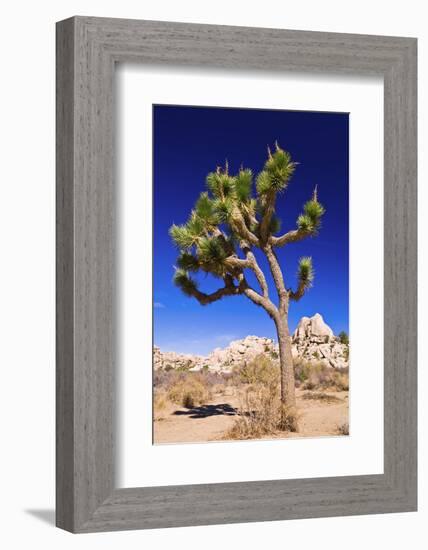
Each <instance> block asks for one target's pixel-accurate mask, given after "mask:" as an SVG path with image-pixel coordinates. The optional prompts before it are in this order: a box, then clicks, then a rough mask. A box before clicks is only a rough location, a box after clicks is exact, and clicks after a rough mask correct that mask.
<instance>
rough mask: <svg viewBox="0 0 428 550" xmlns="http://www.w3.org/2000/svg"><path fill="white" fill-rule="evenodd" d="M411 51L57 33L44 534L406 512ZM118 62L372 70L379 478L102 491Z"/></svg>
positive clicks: (181, 35) (97, 25) (412, 479)
mask: <svg viewBox="0 0 428 550" xmlns="http://www.w3.org/2000/svg"><path fill="white" fill-rule="evenodd" d="M416 46H417V43H416V39H413V38H399V37H386V36H364V35H351V34H331V33H320V32H302V31H290V30H277V29H259V28H243V27H228V26H217V25H216V26H213V25H195V24H182V23H168V22H155V21H134V20H121V19H103V18H91V17H73V18H71V19H67V20H65V21H61V22H59V23H58V24H57V382H56V391H57V411H56V413H57V445H56V463H57V473H56V483H57V489H56V491H57V493H56V506H57V508H56V509H57V512H56V513H57V516H56V517H57V519H56V521H57V525H58V527H61V528H63V529H66V530H69V531H72V532H79V533H83V532H93V531H107V530H119V529H142V528H159V527H174V526H185V525H204V524H216V523H235V522H252V521H270V520H284V519H292V518H311V517H320V516H340V515H354V514H375V513H385V512H406V511H414V510H416V507H417V431H416V428H417V424H416V412H417V403H416V396H417V378H416V376H417V372H416V360H417V349H416V345H417V341H416V334H417V325H416V298H417V290H416V268H417V263H416V245H417V241H416V223H417V220H416V169H417V168H416V160H417V152H416V84H417V80H416V78H417V77H416ZM118 62H136V63H142V64H166V65H175V66H177V65H183V66H186V65H187V66H196V67H197V66H202V65H203V66H204V67H205V68H206V67H219V68H228V69H237V70H241V69H245V70H252V71H263V70H269V71H276V72H279V73H280V72H283V71H299V72H311V73H313V72H335V73H339V74H356V75H381V76H383V79H384V109H385V111H384V124H385V126H384V187H385V196H384V201H385V202H384V204H385V206H384V221H385V231H384V251H385V259H384V289H385V290H384V292H385V300H384V302H385V305H384V308H385V310H384V336H385V348H384V407H385V408H384V419H385V420H384V473H383V474H378V475H357V476H349V477H332V478H315V479H297V480H273V481H252V482H246V483H218V484H209V485H206V484H205V485H183V486H166V487H149V488H144V487H140V488H129V489H118V488H116V487H115V485H114V468H115V429H114V427H115V418H114V416H115V415H114V395H115V377H114V367H115V346H114V342H115V326H114V319H115V309H114V296H115V271H116V269H115V260H114V258H115V182H114V168H113V162H114V160H113V159H114V127H113V118H114V108H113V107H114V86H113V83H114V68H115V63H118ZM368 246H369V244H368ZM361 291H362V292H363V291H364V290H363V289H362V290H361ZM373 368H376V365H373ZM361 452H362V453H363V452H364V449H361ZM141 467H142V468H144V463H142V465H141Z"/></svg>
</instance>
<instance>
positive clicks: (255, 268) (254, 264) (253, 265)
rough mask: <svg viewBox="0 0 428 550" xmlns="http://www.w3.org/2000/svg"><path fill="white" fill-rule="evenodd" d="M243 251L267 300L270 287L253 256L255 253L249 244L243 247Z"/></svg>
mask: <svg viewBox="0 0 428 550" xmlns="http://www.w3.org/2000/svg"><path fill="white" fill-rule="evenodd" d="M241 247H242V250H243V252H244V254H245V257H246V258H247V261H248V262H249V264H250V265H249V268H250V269H251V270H252V271H253V272H254V275H255V276H256V279H257V282H258V283H259V285H260V288H261V290H262V293H263V296H264V297H265V298H269V287H268V284H267V281H266V277H265V274H264V273H263V271H262V269H261V268H260V266H259V264H258V262H257V260H256V257H255V255H254V254H253V251H252V250H251V248H250V247H249V246H248V245H247V244H245V243H244V244H242V245H241Z"/></svg>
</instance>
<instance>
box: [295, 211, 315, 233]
mask: <svg viewBox="0 0 428 550" xmlns="http://www.w3.org/2000/svg"><path fill="white" fill-rule="evenodd" d="M297 228H298V229H300V231H304V232H305V233H311V232H312V231H313V229H314V226H313V223H312V220H311V218H310V217H309V216H305V214H300V216H299V217H298V218H297Z"/></svg>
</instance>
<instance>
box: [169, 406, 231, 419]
mask: <svg viewBox="0 0 428 550" xmlns="http://www.w3.org/2000/svg"><path fill="white" fill-rule="evenodd" d="M174 414H175V415H177V416H184V415H186V416H188V417H189V418H208V417H209V416H218V415H226V416H234V415H235V414H238V411H237V409H235V408H234V407H232V406H231V405H229V404H228V403H220V404H219V405H201V406H200V407H192V408H191V409H188V410H187V411H175V412H174Z"/></svg>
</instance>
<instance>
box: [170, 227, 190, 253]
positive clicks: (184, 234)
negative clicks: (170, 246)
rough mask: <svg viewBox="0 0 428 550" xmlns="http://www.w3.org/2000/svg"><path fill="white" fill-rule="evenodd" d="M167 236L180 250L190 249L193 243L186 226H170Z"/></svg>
mask: <svg viewBox="0 0 428 550" xmlns="http://www.w3.org/2000/svg"><path fill="white" fill-rule="evenodd" d="M169 234H170V236H171V238H172V240H173V241H174V243H175V245H176V246H177V247H178V248H179V249H180V250H185V249H187V248H190V247H191V246H193V244H194V242H195V239H194V236H193V235H192V233H191V232H190V231H189V229H188V228H187V226H186V225H175V224H174V225H172V226H171V227H170V229H169Z"/></svg>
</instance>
